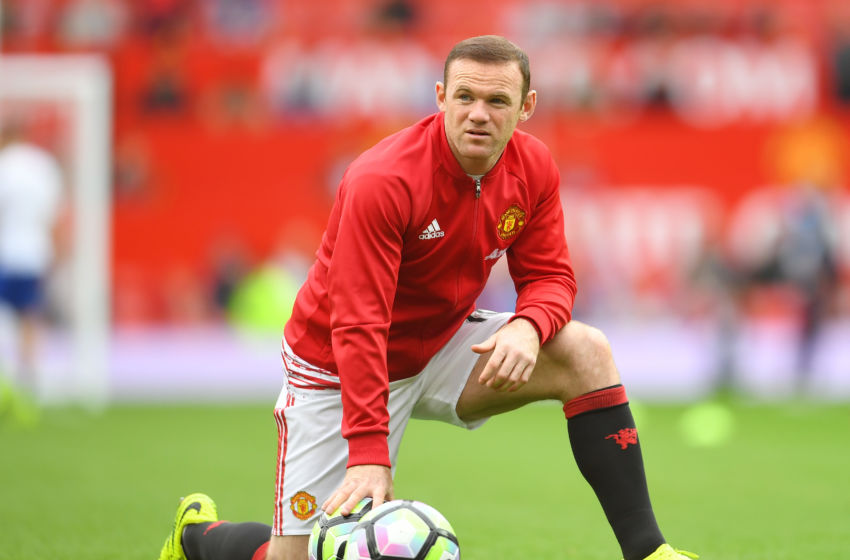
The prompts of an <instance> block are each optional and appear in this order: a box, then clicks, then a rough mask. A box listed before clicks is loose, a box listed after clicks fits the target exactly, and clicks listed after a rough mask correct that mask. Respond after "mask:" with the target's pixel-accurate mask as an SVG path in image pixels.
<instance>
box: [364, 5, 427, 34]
mask: <svg viewBox="0 0 850 560" xmlns="http://www.w3.org/2000/svg"><path fill="white" fill-rule="evenodd" d="M374 20H375V21H374V22H375V25H376V26H377V27H378V29H379V30H383V31H392V32H409V31H411V30H412V29H414V28H415V27H416V25H417V22H418V14H417V11H416V7H415V6H414V5H413V3H411V2H410V0H384V1H383V2H380V3H379V4H378V5H377V8H376V10H375V12H374Z"/></svg>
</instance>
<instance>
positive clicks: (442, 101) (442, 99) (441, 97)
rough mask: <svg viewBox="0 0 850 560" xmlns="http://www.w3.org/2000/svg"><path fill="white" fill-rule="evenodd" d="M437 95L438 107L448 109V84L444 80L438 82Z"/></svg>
mask: <svg viewBox="0 0 850 560" xmlns="http://www.w3.org/2000/svg"><path fill="white" fill-rule="evenodd" d="M434 90H435V93H436V96H437V107H438V108H439V109H440V111H443V112H445V110H446V86H445V84H443V82H437V85H436V86H435V87H434Z"/></svg>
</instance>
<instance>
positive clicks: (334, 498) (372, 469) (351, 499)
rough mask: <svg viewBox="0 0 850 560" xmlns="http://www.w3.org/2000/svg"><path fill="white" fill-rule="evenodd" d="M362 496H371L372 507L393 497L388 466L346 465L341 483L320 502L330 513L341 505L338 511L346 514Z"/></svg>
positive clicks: (323, 508) (391, 479) (391, 477)
mask: <svg viewBox="0 0 850 560" xmlns="http://www.w3.org/2000/svg"><path fill="white" fill-rule="evenodd" d="M363 498H372V509H374V508H376V507H378V506H379V505H381V504H382V503H384V502H385V501H388V500H392V499H393V476H392V472H391V471H390V468H389V467H385V466H383V465H355V466H353V467H348V470H346V471H345V479H343V481H342V484H341V485H340V486H339V488H337V489H336V491H335V492H334V493H333V494H331V497H330V498H328V499H327V500H326V501H325V503H323V504H322V510H323V511H325V512H326V513H328V514H331V513H333V512H334V511H336V509H337V508H338V507H340V506H342V509H341V510H340V513H341V514H342V515H348V514H349V513H351V510H353V509H354V506H356V505H357V504H358V502H360V500H362V499H363Z"/></svg>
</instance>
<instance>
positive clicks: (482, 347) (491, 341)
mask: <svg viewBox="0 0 850 560" xmlns="http://www.w3.org/2000/svg"><path fill="white" fill-rule="evenodd" d="M495 347H496V335H495V334H491V335H490V336H489V337H487V340H485V341H484V342H482V343H480V344H473V345H472V346H471V348H472V351H473V352H475V353H476V354H486V353H487V352H489V351H490V350H492V349H493V348H495Z"/></svg>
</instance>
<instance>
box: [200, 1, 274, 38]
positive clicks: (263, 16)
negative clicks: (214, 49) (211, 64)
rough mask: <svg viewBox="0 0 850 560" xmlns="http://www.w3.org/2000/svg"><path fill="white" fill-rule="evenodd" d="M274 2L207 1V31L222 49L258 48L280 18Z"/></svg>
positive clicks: (204, 10)
mask: <svg viewBox="0 0 850 560" xmlns="http://www.w3.org/2000/svg"><path fill="white" fill-rule="evenodd" d="M274 7H275V3H274V2H273V0H206V1H204V2H202V3H201V8H202V10H203V16H204V21H205V24H206V29H207V31H208V32H209V34H210V36H211V38H212V39H213V41H214V42H215V43H217V44H219V45H233V44H236V45H244V46H249V45H256V44H258V43H260V42H262V40H263V39H264V38H265V35H266V33H267V32H268V31H269V30H270V29H272V26H273V24H274V22H275V20H276V18H277V14H276V13H275V10H274Z"/></svg>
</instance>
